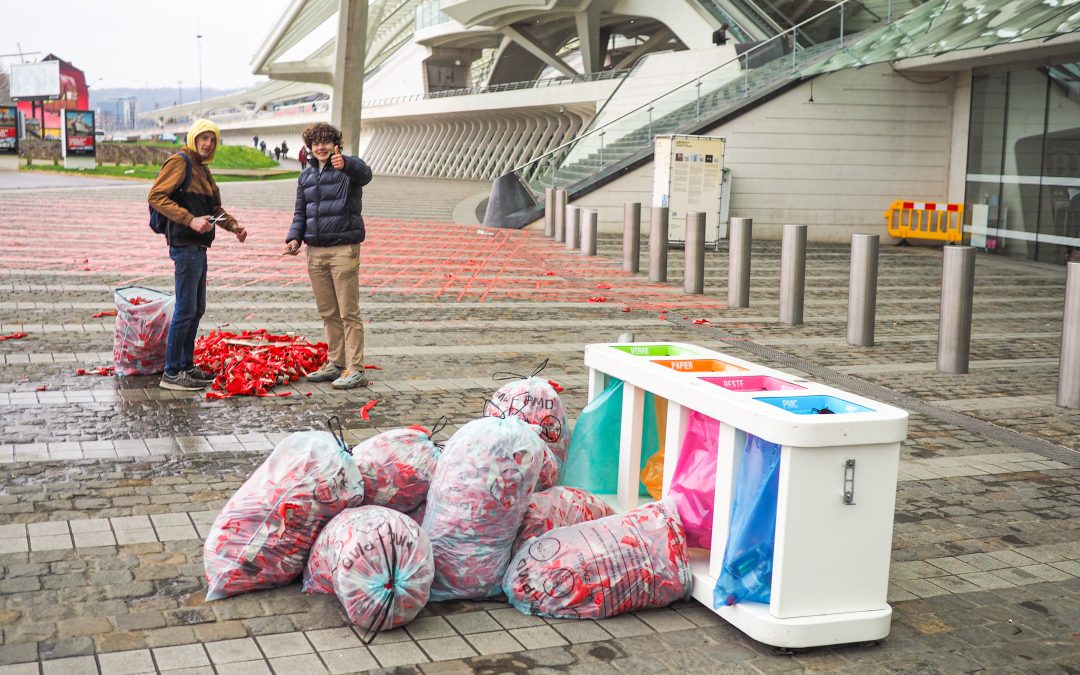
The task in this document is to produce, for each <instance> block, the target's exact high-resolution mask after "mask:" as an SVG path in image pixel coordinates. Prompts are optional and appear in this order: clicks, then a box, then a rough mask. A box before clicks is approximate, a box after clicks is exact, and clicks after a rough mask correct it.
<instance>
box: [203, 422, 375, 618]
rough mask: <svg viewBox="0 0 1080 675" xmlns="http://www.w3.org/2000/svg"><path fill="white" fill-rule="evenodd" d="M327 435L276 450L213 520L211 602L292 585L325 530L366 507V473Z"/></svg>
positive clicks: (293, 440)
mask: <svg viewBox="0 0 1080 675" xmlns="http://www.w3.org/2000/svg"><path fill="white" fill-rule="evenodd" d="M346 447H347V446H345V445H344V443H343V442H342V441H340V440H339V439H338V438H337V437H335V436H334V435H333V434H331V433H328V432H325V431H303V432H299V433H295V434H291V435H290V436H288V437H287V438H285V439H284V440H283V441H281V442H280V443H278V444H277V447H275V448H274V451H273V452H271V453H270V456H269V457H267V458H266V460H265V461H264V462H263V463H262V464H261V465H259V468H257V469H256V470H255V472H254V473H253V474H252V475H251V477H250V478H248V479H247V481H245V482H244V484H243V485H241V486H240V489H238V490H237V491H236V493H235V494H233V496H232V497H231V498H230V499H229V501H228V502H227V503H226V504H225V506H224V508H222V509H221V512H220V513H219V514H218V516H217V518H216V519H215V520H214V524H213V526H212V527H211V528H210V533H209V535H208V536H207V537H206V543H205V544H204V546H203V565H204V566H205V568H206V581H207V592H206V599H207V600H216V599H218V598H224V597H228V596H231V595H236V594H238V593H245V592H247V591H253V590H257V589H261V588H273V587H276V586H283V585H285V584H288V583H290V582H291V581H293V580H294V579H296V578H297V577H298V576H300V575H301V574H302V573H303V571H304V566H305V561H306V560H307V556H308V551H309V550H310V549H311V545H312V543H313V542H314V541H315V537H316V535H318V533H319V530H320V529H322V526H323V525H325V524H326V523H327V522H328V521H329V520H330V519H331V518H333V517H334V516H336V515H337V514H338V513H340V512H341V511H342V510H344V509H345V508H347V507H349V506H359V505H360V504H361V503H362V502H363V500H364V483H363V479H362V478H361V477H360V471H359V470H358V469H357V468H356V464H354V463H353V460H352V457H350V456H349V453H348V451H347V450H346V449H345V448H346Z"/></svg>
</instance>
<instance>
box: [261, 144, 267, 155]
mask: <svg viewBox="0 0 1080 675" xmlns="http://www.w3.org/2000/svg"><path fill="white" fill-rule="evenodd" d="M259 152H261V153H262V154H264V155H265V154H266V141H259Z"/></svg>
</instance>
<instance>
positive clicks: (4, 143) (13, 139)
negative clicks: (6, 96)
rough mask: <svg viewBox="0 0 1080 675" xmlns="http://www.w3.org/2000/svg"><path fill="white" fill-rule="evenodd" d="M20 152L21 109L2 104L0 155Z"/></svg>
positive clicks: (0, 109) (0, 112)
mask: <svg viewBox="0 0 1080 675" xmlns="http://www.w3.org/2000/svg"><path fill="white" fill-rule="evenodd" d="M18 154H19V109H18V108H16V107H15V106H13V105H11V106H7V105H5V106H0V155H18Z"/></svg>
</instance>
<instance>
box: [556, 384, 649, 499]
mask: <svg viewBox="0 0 1080 675" xmlns="http://www.w3.org/2000/svg"><path fill="white" fill-rule="evenodd" d="M609 379H610V381H609V383H608V386H607V388H605V389H604V391H602V392H600V395H599V396H597V397H596V398H594V399H593V400H592V401H591V402H590V403H589V405H587V406H585V409H584V410H582V411H581V415H580V416H579V417H578V420H577V424H575V425H574V433H573V435H572V436H571V437H570V448H569V449H568V450H567V452H566V464H565V466H564V467H563V473H562V479H561V480H560V482H559V484H560V485H567V486H569V487H576V488H581V489H582V490H588V491H589V492H592V493H593V494H614V493H615V492H617V491H618V483H619V430H620V429H621V428H622V399H623V396H622V394H623V383H622V380H619V379H616V378H609ZM643 417H644V419H643V420H642V425H641V466H640V467H639V468H638V472H637V473H638V474H639V475H640V473H641V469H643V468H645V462H646V461H647V460H648V459H649V457H652V456H653V455H654V454H656V452H657V451H658V450H659V449H660V433H659V430H658V429H657V422H656V398H655V397H654V396H653V395H652V394H651V393H648V392H646V393H645V406H644V412H643ZM639 494H641V495H648V494H649V493H648V492H647V491H646V490H645V486H644V485H640V488H639Z"/></svg>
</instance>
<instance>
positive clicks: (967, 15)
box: [803, 0, 1080, 75]
mask: <svg viewBox="0 0 1080 675" xmlns="http://www.w3.org/2000/svg"><path fill="white" fill-rule="evenodd" d="M1077 29H1080V0H1008V1H1007V2H1001V1H1000V0H997V1H995V0H938V1H937V2H928V3H926V4H925V5H923V6H921V7H919V8H917V9H914V10H912V11H910V12H908V13H907V14H905V15H904V16H903V17H901V18H899V19H897V20H896V21H894V22H892V23H890V24H889V25H888V26H886V27H884V28H881V29H879V30H876V31H873V32H870V33H868V34H867V35H865V36H864V37H863V38H862V39H860V40H858V41H857V42H855V43H853V44H852V45H850V46H849V47H848V48H846V49H845V50H844V51H842V52H839V53H837V54H836V55H834V56H833V57H832V58H830V59H828V60H826V61H823V62H821V63H819V64H816V65H815V66H813V67H811V68H808V69H807V70H805V71H803V75H816V74H820V73H828V72H832V71H836V70H841V69H843V68H858V67H860V66H865V65H869V64H872V63H883V62H886V61H898V60H901V59H906V58H912V57H916V56H935V55H939V54H946V53H950V52H956V51H959V50H966V49H980V48H988V47H996V46H1000V45H1008V44H1014V43H1020V42H1026V41H1031V40H1044V41H1048V40H1052V39H1054V38H1056V37H1058V36H1060V35H1064V34H1067V33H1073V32H1076V31H1077Z"/></svg>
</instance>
